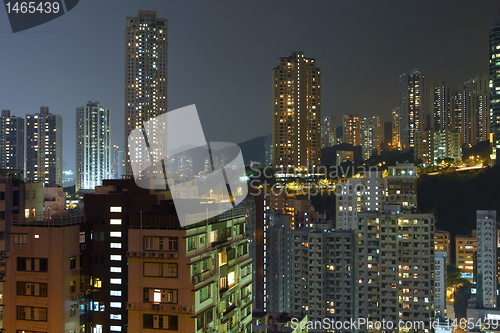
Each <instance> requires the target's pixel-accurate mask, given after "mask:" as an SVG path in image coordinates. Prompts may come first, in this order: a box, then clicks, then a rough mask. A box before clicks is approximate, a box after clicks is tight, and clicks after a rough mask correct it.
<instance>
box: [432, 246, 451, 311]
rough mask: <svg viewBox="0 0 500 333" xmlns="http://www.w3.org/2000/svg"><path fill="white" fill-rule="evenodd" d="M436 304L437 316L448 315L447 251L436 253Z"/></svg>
mask: <svg viewBox="0 0 500 333" xmlns="http://www.w3.org/2000/svg"><path fill="white" fill-rule="evenodd" d="M434 254H435V257H434V302H435V311H436V316H437V315H441V316H443V317H444V316H445V315H446V266H447V265H448V264H447V261H448V255H447V254H446V252H445V251H435V252H434Z"/></svg>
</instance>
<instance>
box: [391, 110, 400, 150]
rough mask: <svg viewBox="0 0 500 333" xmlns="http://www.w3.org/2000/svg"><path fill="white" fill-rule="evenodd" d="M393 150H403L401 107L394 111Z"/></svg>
mask: <svg viewBox="0 0 500 333" xmlns="http://www.w3.org/2000/svg"><path fill="white" fill-rule="evenodd" d="M392 148H393V149H398V150H399V149H401V107H399V106H398V107H397V108H394V109H392Z"/></svg>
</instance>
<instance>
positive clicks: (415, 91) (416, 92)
mask: <svg viewBox="0 0 500 333" xmlns="http://www.w3.org/2000/svg"><path fill="white" fill-rule="evenodd" d="M425 81H426V78H425V75H424V74H423V73H422V72H421V71H420V70H419V69H418V68H417V69H414V70H412V71H409V72H408V73H404V74H401V75H400V76H399V100H400V107H401V132H400V133H401V147H402V149H403V150H409V149H410V148H413V147H415V132H416V131H420V130H423V129H425V128H426V127H425V125H426V124H425V120H426V119H425V118H426V83H425Z"/></svg>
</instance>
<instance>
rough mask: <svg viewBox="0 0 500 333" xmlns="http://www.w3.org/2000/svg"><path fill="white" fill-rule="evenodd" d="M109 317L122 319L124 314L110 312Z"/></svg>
mask: <svg viewBox="0 0 500 333" xmlns="http://www.w3.org/2000/svg"><path fill="white" fill-rule="evenodd" d="M109 319H113V320H122V315H121V314H114V313H112V314H110V315H109Z"/></svg>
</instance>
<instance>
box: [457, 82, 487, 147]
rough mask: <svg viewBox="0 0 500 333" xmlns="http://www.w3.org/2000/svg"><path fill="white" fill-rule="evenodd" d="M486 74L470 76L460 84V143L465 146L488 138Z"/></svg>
mask: <svg viewBox="0 0 500 333" xmlns="http://www.w3.org/2000/svg"><path fill="white" fill-rule="evenodd" d="M488 87H489V82H488V76H487V75H485V74H482V75H478V76H476V77H474V78H471V79H470V80H468V81H467V82H465V83H464V84H463V85H462V86H460V90H461V98H462V100H461V107H462V117H461V118H462V129H461V133H462V143H463V144H464V145H467V146H472V145H475V144H476V143H478V142H481V141H487V140H489V139H490V138H489V136H490V115H489V109H490V96H489V88H488Z"/></svg>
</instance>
